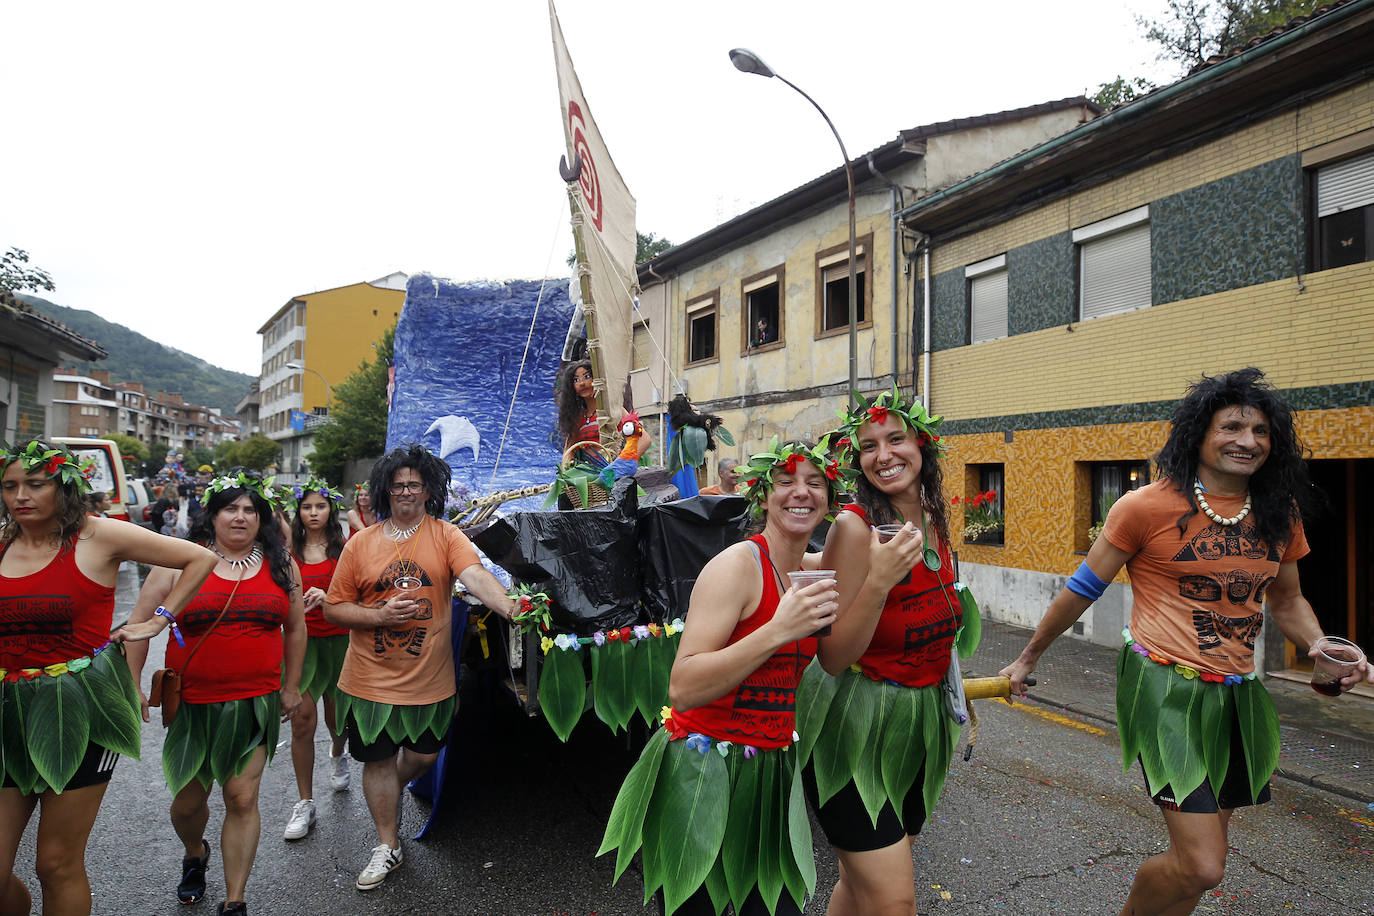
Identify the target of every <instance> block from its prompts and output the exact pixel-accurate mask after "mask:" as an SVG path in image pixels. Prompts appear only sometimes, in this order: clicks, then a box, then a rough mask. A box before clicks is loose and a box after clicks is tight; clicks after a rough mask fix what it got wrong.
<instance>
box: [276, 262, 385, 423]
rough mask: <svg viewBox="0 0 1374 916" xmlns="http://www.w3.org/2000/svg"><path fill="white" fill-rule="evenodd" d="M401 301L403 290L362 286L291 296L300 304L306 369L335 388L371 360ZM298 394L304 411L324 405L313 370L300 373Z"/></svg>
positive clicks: (363, 284)
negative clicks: (303, 327) (361, 365)
mask: <svg viewBox="0 0 1374 916" xmlns="http://www.w3.org/2000/svg"><path fill="white" fill-rule="evenodd" d="M405 298H406V294H405V290H393V289H378V288H377V287H375V286H372V285H370V284H367V283H354V284H352V285H351V286H342V287H339V288H338V289H330V290H325V291H323V292H318V293H311V294H310V295H308V296H297V297H296V299H297V300H299V301H303V302H305V332H306V333H305V366H306V368H307V369H314V370H315V372H319V373H320V374H321V375H323V376H324V377H325V379H327V380H328V382H329V385H330V387H331V388H337V387H338V385H339V383H340V382H342V381H343V380H344V379H346V378H348V376H350V375H352V374H353V372H354V371H356V370H357V368H358V366H359V365H360V364H361V363H364V362H371V361H372V359H373V356H374V351H373V349H372V345H373V344H374V343H376V342H377V341H379V340H381V338H382V335H383V334H385V333H386V331H387V329H388V328H390V327H391V326H392V325H393V324H395V323H396V319H397V317H398V316H399V315H400V313H401V304H402V303H403V302H405ZM301 394H302V401H301V403H302V404H303V405H304V410H305V411H306V413H309V412H310V410H311V409H312V408H313V407H315V406H316V405H319V406H321V407H323V406H324V403H325V390H324V385H323V384H322V383H321V382H320V378H319V376H317V375H315V373H314V372H305V373H304V378H303V379H302V390H301Z"/></svg>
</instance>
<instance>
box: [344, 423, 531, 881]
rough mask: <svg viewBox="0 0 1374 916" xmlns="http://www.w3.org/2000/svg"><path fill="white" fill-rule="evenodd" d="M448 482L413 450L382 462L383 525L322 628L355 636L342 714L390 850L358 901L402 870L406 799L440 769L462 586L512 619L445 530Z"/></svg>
mask: <svg viewBox="0 0 1374 916" xmlns="http://www.w3.org/2000/svg"><path fill="white" fill-rule="evenodd" d="M450 474H451V472H450V470H449V466H448V465H447V464H445V463H444V462H443V461H442V460H441V459H439V458H437V457H436V456H434V455H432V454H430V453H429V452H428V451H427V450H426V449H425V448H424V447H423V446H420V445H415V444H409V445H405V446H402V447H400V448H396V449H393V450H392V451H391V452H390V453H389V454H388V455H387V456H386V457H384V458H383V459H382V460H381V461H378V462H377V464H376V465H375V466H374V467H373V468H372V478H371V481H370V483H369V488H370V490H371V493H372V506H373V508H374V510H375V511H376V513H377V518H378V520H379V521H381V524H377V525H372V526H370V527H368V528H365V529H364V530H362V531H360V532H358V533H356V534H355V535H354V536H353V537H352V538H350V539H349V541H348V543H347V544H345V545H344V550H343V554H342V555H341V556H340V557H339V562H338V566H337V567H336V568H335V571H334V578H333V579H332V580H331V581H330V585H329V594H328V596H327V597H326V599H325V600H326V602H327V603H326V605H325V618H326V619H327V620H329V621H330V622H331V623H335V624H338V625H339V626H344V627H348V628H349V630H350V631H351V632H350V636H349V645H348V653H347V654H346V655H345V656H344V663H343V670H342V671H341V672H340V674H339V696H338V700H337V701H336V707H337V710H338V716H339V718H340V719H341V720H343V722H344V725H345V729H346V731H347V734H348V752H349V754H350V755H352V757H353V759H354V760H360V761H362V762H363V794H364V796H366V798H367V807H368V810H369V811H370V812H371V814H372V820H373V823H374V824H376V826H377V836H378V839H379V840H380V841H381V842H380V844H379V845H378V846H376V847H375V848H374V849H373V850H372V856H371V859H370V860H369V861H368V864H367V866H366V867H365V868H364V869H363V870H362V873H361V874H359V875H358V880H357V882H356V884H355V886H356V887H357V889H358V890H360V891H369V890H372V889H374V888H376V887H379V886H381V884H382V882H383V881H385V880H386V877H387V875H388V874H390V873H391V872H392V871H393V870H395V869H396V868H397V867H398V866H399V865H400V864H401V859H402V855H401V839H400V817H399V812H398V809H399V806H400V801H401V789H402V788H403V787H404V786H405V785H406V783H408V782H410V781H411V780H412V779H414V778H416V777H417V776H420V775H421V774H422V773H424V772H425V771H426V770H428V769H429V768H430V767H431V766H433V764H434V760H435V758H436V757H438V755H439V750H440V748H442V747H443V745H444V741H445V739H446V737H447V735H448V729H449V723H450V722H451V721H452V719H453V713H454V711H455V705H456V696H455V695H456V692H457V687H456V685H457V679H456V677H455V672H454V670H453V650H452V645H451V641H450V637H449V632H450V631H449V619H450V616H451V610H452V599H453V581H454V579H458V580H460V581H461V582H462V583H463V586H464V587H465V588H466V589H467V590H468V591H469V592H471V593H472V594H473V595H475V596H477V598H478V600H480V601H481V602H482V603H483V604H484V605H486V606H487V607H489V608H491V609H492V610H494V611H496V612H497V613H498V614H500V615H502V616H503V617H509V616H510V615H511V614H512V613H513V612H514V604H513V602H512V601H511V600H510V598H508V597H507V596H506V590H505V588H504V587H502V585H501V584H500V583H499V582H498V581H497V580H496V577H495V576H493V575H492V574H491V573H490V572H488V571H487V570H486V569H485V568H484V567H483V566H482V563H481V561H480V560H479V559H478V556H477V551H476V549H475V548H473V546H472V543H471V542H470V541H469V540H468V539H467V537H466V536H464V534H463V533H462V532H461V531H459V530H458V529H457V528H455V527H454V526H453V525H450V524H449V523H448V522H445V521H443V511H444V498H445V496H446V495H447V494H448V487H449V478H450Z"/></svg>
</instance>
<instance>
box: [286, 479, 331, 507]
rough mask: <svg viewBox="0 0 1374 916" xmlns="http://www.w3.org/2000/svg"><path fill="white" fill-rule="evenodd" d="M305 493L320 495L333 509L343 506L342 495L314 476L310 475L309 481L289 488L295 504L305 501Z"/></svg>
mask: <svg viewBox="0 0 1374 916" xmlns="http://www.w3.org/2000/svg"><path fill="white" fill-rule="evenodd" d="M307 493H318V494H320V495H321V496H323V497H324V498H325V499H327V500H329V501H330V502H331V503H333V504H334V507H335V508H340V507H342V506H343V494H342V493H340V492H339V491H338V490H336V489H334V488H333V487H331V486H330V485H329V484H328V483H327V482H326V481H324V480H321V479H320V478H318V477H315V476H314V475H311V477H310V479H309V480H307V481H306V482H305V483H302V484H296V485H294V486H292V487H291V495H292V496H294V497H295V498H296V502H297V503H299V502H300V501H301V500H303V499H305V494H307Z"/></svg>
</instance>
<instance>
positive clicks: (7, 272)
mask: <svg viewBox="0 0 1374 916" xmlns="http://www.w3.org/2000/svg"><path fill="white" fill-rule="evenodd" d="M28 263H29V253H28V252H27V251H25V250H24V249H22V248H11V249H10V250H9V251H7V252H5V253H4V254H0V289H7V290H9V291H10V292H12V293H17V292H21V291H22V290H26V289H31V290H34V291H37V290H40V289H45V290H48V291H49V292H51V291H52V290H54V289H57V286H56V284H54V283H53V282H52V274H50V273H48V272H47V271H46V270H43V269H42V268H40V267H25V266H24V265H26V264H28Z"/></svg>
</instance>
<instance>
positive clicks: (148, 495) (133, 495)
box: [126, 477, 157, 531]
mask: <svg viewBox="0 0 1374 916" xmlns="http://www.w3.org/2000/svg"><path fill="white" fill-rule="evenodd" d="M126 506H127V508H128V510H129V521H131V522H134V523H135V524H138V525H142V526H143V527H144V528H151V529H152V530H153V531H156V530H157V527H156V526H155V525H154V524H153V518H152V508H153V494H152V492H151V491H150V489H149V487H148V481H147V480H145V479H143V478H141V477H140V478H138V479H136V480H131V481H129V500H128V502H127V504H126Z"/></svg>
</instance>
